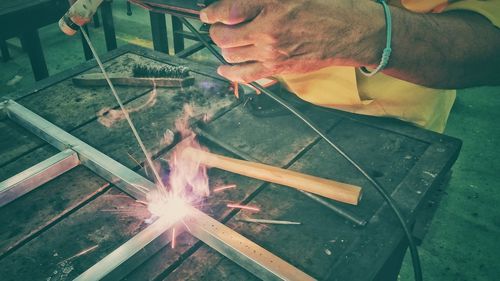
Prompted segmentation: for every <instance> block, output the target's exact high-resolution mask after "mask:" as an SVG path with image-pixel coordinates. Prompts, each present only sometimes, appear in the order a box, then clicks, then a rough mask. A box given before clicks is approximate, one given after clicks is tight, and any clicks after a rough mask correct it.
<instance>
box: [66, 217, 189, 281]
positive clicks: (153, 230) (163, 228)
mask: <svg viewBox="0 0 500 281" xmlns="http://www.w3.org/2000/svg"><path fill="white" fill-rule="evenodd" d="M176 224H177V222H173V221H172V220H171V219H169V218H168V217H160V218H158V219H157V220H156V221H155V222H154V223H152V224H151V225H150V226H148V227H147V228H145V229H144V230H142V231H141V232H139V233H138V234H136V235H135V236H134V237H132V238H131V239H130V240H128V241H127V242H125V243H124V244H122V245H121V246H120V247H118V248H117V249H116V250H114V251H113V252H111V253H110V254H109V255H107V256H106V257H104V258H103V259H102V260H100V261H99V262H98V263H96V264H94V265H93V266H92V267H90V268H89V269H87V270H86V271H85V272H83V273H82V274H80V275H79V276H78V277H76V278H75V279H73V280H74V281H87V280H121V279H123V278H124V277H125V276H126V274H127V273H129V272H130V271H131V270H130V268H135V266H134V264H135V265H137V264H141V263H142V262H144V261H145V260H146V259H147V258H149V255H152V254H154V253H156V252H157V250H159V249H161V248H163V247H164V246H165V245H167V244H168V243H170V241H172V238H173V237H172V232H171V231H169V230H170V229H172V227H176V233H177V234H176V236H177V235H179V234H180V233H182V232H184V226H182V229H180V228H181V226H177V225H176ZM151 244H155V245H153V251H152V252H151V251H146V252H143V251H144V249H145V248H146V247H147V246H148V245H151ZM148 254H149V255H148Z"/></svg>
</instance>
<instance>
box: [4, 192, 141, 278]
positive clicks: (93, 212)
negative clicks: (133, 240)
mask: <svg viewBox="0 0 500 281" xmlns="http://www.w3.org/2000/svg"><path fill="white" fill-rule="evenodd" d="M148 217H149V212H147V210H146V209H145V207H144V206H143V205H142V204H139V203H136V202H135V201H134V200H133V199H131V198H130V197H128V196H127V195H125V194H123V193H121V192H119V191H117V190H111V191H109V192H107V193H106V194H104V195H103V196H100V197H98V198H97V199H95V200H94V201H92V202H91V203H89V204H87V205H86V206H84V207H83V208H82V209H80V210H79V211H78V212H76V213H73V214H71V215H70V216H69V217H68V218H67V219H65V220H63V221H62V222H60V223H58V224H56V225H55V226H53V227H52V228H50V229H49V230H47V231H46V232H44V233H43V234H41V235H40V236H38V237H37V238H35V239H34V240H32V241H30V242H29V243H27V244H26V245H25V246H24V247H22V248H20V249H18V250H17V251H16V252H14V253H12V254H11V255H9V256H8V257H7V258H4V259H2V260H1V261H0V276H2V280H42V279H43V280H47V279H50V280H71V279H73V278H75V277H76V276H77V275H78V274H79V273H81V272H83V271H84V270H85V269H86V268H88V267H90V266H91V265H92V264H93V263H95V262H97V261H99V260H100V259H101V258H102V257H104V256H105V255H106V254H107V253H109V252H110V251H112V250H113V249H115V248H117V247H118V246H119V245H120V244H121V243H123V242H125V241H126V240H128V239H129V238H130V237H132V236H133V235H134V234H136V233H138V232H139V231H140V230H141V229H143V228H144V227H145V226H146V223H145V222H144V221H145V220H146V219H147V218H148ZM86 249H91V250H90V251H88V252H87V253H83V254H82V251H85V250H86ZM79 254H80V256H79Z"/></svg>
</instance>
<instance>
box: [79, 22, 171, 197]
mask: <svg viewBox="0 0 500 281" xmlns="http://www.w3.org/2000/svg"><path fill="white" fill-rule="evenodd" d="M80 30H81V31H82V34H83V37H84V38H85V41H87V44H88V45H89V47H90V50H91V51H92V55H94V58H95V60H96V62H97V64H98V65H99V68H100V69H101V72H102V74H103V75H104V78H105V79H106V81H107V82H108V85H109V87H110V88H111V92H112V93H113V96H114V97H115V99H116V102H118V105H120V109H121V110H122V112H123V115H124V116H125V119H127V122H128V124H129V126H130V129H131V130H132V133H133V134H134V137H135V139H136V140H137V142H138V143H139V146H140V147H141V150H142V152H143V153H144V156H145V157H146V162H147V163H148V165H149V167H150V168H151V170H152V171H153V175H154V177H155V180H156V184H157V185H159V187H158V189H159V191H160V192H166V190H165V186H164V185H163V181H162V179H161V177H160V174H158V171H157V170H156V169H155V166H154V164H153V160H152V157H151V155H150V153H149V152H148V151H147V149H146V147H145V146H144V143H143V142H142V139H141V137H140V136H139V133H138V132H137V129H136V128H135V126H134V123H133V122H132V119H131V118H130V115H129V114H128V111H127V109H126V108H125V106H124V105H123V102H122V100H121V99H120V96H118V93H117V92H116V89H115V87H114V86H113V83H112V82H111V80H110V79H109V76H108V73H107V72H106V70H105V69H104V65H103V64H102V62H101V59H100V58H99V55H98V54H97V52H96V50H95V48H94V45H92V42H91V41H90V38H89V36H88V35H87V32H85V29H84V28H83V27H80Z"/></svg>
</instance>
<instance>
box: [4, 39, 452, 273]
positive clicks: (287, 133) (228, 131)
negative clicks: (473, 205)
mask: <svg viewBox="0 0 500 281" xmlns="http://www.w3.org/2000/svg"><path fill="white" fill-rule="evenodd" d="M104 60H105V61H106V65H107V68H108V70H109V71H111V72H113V71H128V70H129V69H130V66H131V64H133V63H137V62H146V63H152V64H154V63H164V62H167V63H171V64H183V65H187V66H188V67H190V68H191V70H192V71H193V72H194V74H193V75H194V76H195V79H196V81H197V82H196V84H195V86H194V87H191V88H188V89H182V90H172V89H157V91H156V93H155V92H154V91H152V89H150V88H147V87H145V88H132V87H118V92H119V94H120V95H121V96H122V99H123V100H124V101H126V104H127V106H128V107H134V108H137V107H140V106H141V105H144V104H146V106H144V107H142V108H141V109H140V110H139V111H137V112H133V113H132V114H131V115H132V119H133V120H134V121H135V123H136V125H137V127H138V128H139V133H140V134H141V136H142V137H143V139H144V140H145V143H146V146H147V147H148V148H150V149H151V151H152V152H153V154H154V155H156V156H157V157H159V158H162V157H163V156H164V155H166V154H168V151H169V149H170V148H171V146H165V145H162V141H161V140H162V138H163V136H164V132H165V131H167V130H174V128H173V122H174V121H175V119H176V118H177V117H178V116H180V115H181V114H182V108H183V104H184V103H185V102H189V103H191V104H193V105H194V108H195V110H196V112H199V113H201V112H203V113H207V112H208V113H209V114H215V113H216V112H218V113H221V112H222V114H218V116H217V118H215V119H214V120H212V121H211V122H210V123H208V124H206V125H205V126H204V130H205V131H206V132H209V133H210V134H212V135H214V136H217V138H219V139H221V140H224V142H225V143H226V144H228V145H231V146H233V147H236V148H237V149H239V150H240V151H243V152H245V153H247V154H249V155H251V156H252V157H254V158H256V159H258V160H259V161H261V162H264V163H267V164H271V165H276V166H282V167H285V168H288V169H292V170H297V171H302V172H305V173H309V174H313V175H316V176H320V177H325V178H331V179H335V180H338V181H343V182H347V183H351V184H356V185H359V186H361V187H363V190H364V195H363V198H362V200H361V202H360V204H359V206H350V205H346V204H342V203H336V202H333V201H332V202H331V203H332V204H334V205H335V206H337V207H338V208H341V209H342V210H344V211H346V212H350V213H352V214H354V215H355V216H357V217H358V218H359V219H360V220H365V221H366V222H367V224H366V225H364V226H360V225H357V224H355V223H353V222H352V221H350V220H347V219H345V218H344V217H341V216H339V215H338V214H337V213H335V212H332V211H331V210H330V209H328V208H326V207H324V206H323V205H320V204H318V203H317V202H315V201H313V200H311V199H310V198H308V197H306V196H305V195H304V194H302V193H299V192H297V191H295V190H293V189H289V188H283V187H279V186H276V185H274V184H269V183H264V182H261V181H258V180H253V179H249V178H245V177H242V176H238V175H234V174H230V173H227V172H223V171H219V170H211V171H210V185H211V187H215V186H220V185H222V184H227V183H235V184H237V186H238V187H237V188H235V189H231V190H228V191H226V192H221V193H213V194H212V195H211V196H210V197H209V198H208V199H207V201H206V204H205V206H204V207H203V210H204V211H205V212H207V214H209V215H210V216H212V217H214V218H216V219H218V220H219V221H222V222H223V223H225V224H226V225H228V226H229V227H230V228H232V229H234V230H236V231H237V232H239V233H241V234H243V235H244V236H246V237H248V238H249V239H251V240H252V241H254V242H256V243H257V244H259V245H261V246H263V247H264V248H266V249H268V250H270V251H271V252H273V253H274V254H276V255H277V256H279V257H281V258H283V259H284V260H286V261H287V262H289V263H291V264H292V265H294V266H296V267H297V268H299V269H301V270H303V271H304V272H306V273H308V274H309V275H311V276H313V277H315V278H318V279H321V280H373V279H376V278H378V279H381V278H382V276H384V274H393V273H394V272H392V273H387V271H391V270H392V271H394V267H395V266H394V264H395V265H396V267H397V265H398V264H400V262H401V259H402V256H401V255H402V253H404V248H405V247H406V244H405V243H406V242H405V239H404V237H403V232H402V229H401V227H400V226H399V224H398V223H397V220H396V218H395V216H394V214H393V213H392V212H391V210H390V209H389V208H388V207H387V205H386V204H384V202H383V200H382V199H381V197H380V196H379V194H378V193H377V192H376V191H375V190H374V189H373V188H372V186H370V185H369V183H368V182H367V181H366V180H365V179H364V178H362V177H361V176H360V174H359V173H357V172H356V171H355V169H354V168H352V167H351V166H350V165H349V164H348V163H347V162H346V161H345V160H343V159H342V158H341V157H340V156H339V155H338V154H336V153H335V152H334V151H332V149H331V148H329V147H328V146H327V145H326V144H325V143H324V142H323V141H322V140H320V139H319V137H318V136H317V135H316V134H315V133H313V132H312V131H311V130H309V129H308V128H307V127H306V126H305V125H303V124H302V123H301V122H300V121H299V120H297V119H296V118H295V117H293V116H290V115H283V116H277V117H266V118H259V117H255V116H254V115H252V114H250V113H249V111H248V109H247V107H248V104H246V103H244V102H240V101H237V100H235V98H234V96H232V94H231V93H230V92H229V91H228V90H227V88H228V83H227V82H225V81H224V80H223V79H221V78H220V77H218V76H217V75H216V74H215V73H216V72H215V69H214V68H213V67H210V66H205V65H201V64H197V63H194V62H191V61H187V60H183V59H178V58H175V57H169V56H167V55H165V54H161V53H156V52H153V51H149V50H145V49H142V48H139V47H135V46H124V47H121V48H119V49H117V50H114V51H112V52H110V53H108V54H107V55H105V56H104ZM86 71H87V72H88V71H92V72H96V71H97V68H96V67H95V64H94V62H93V61H89V62H86V63H84V64H82V65H80V66H78V67H75V68H73V69H71V70H69V71H67V72H65V73H60V74H58V75H55V76H52V77H50V78H48V79H45V80H42V81H40V82H38V83H37V84H36V85H35V87H34V88H33V89H32V90H30V91H27V92H17V93H14V94H13V95H11V96H10V97H8V98H12V99H15V100H16V101H17V102H18V103H20V104H21V105H24V106H25V107H27V108H29V109H30V110H32V111H34V112H35V113H37V114H39V115H41V116H42V117H44V118H45V119H47V120H49V121H50V122H52V123H54V124H56V125H57V126H59V127H61V128H63V129H64V130H66V131H68V132H70V133H71V134H73V135H75V136H76V137H78V138H80V139H82V140H83V141H85V142H87V143H88V144H90V145H92V146H94V147H96V148H97V149H99V150H100V151H102V152H104V153H105V154H107V155H109V156H111V157H112V158H114V159H116V160H117V161H119V162H121V163H123V164H124V165H125V166H127V167H130V168H133V169H135V170H139V171H140V172H141V173H142V170H140V166H139V165H138V164H137V162H142V161H143V160H144V159H143V156H142V154H141V153H140V150H139V148H138V147H137V145H136V142H135V140H134V139H133V138H132V135H131V133H130V129H129V128H128V127H127V125H126V122H123V121H119V122H116V123H115V124H113V125H112V126H111V127H106V126H104V125H103V124H102V123H101V122H100V120H99V119H98V118H97V116H96V115H97V113H98V112H99V111H101V110H102V109H103V108H105V109H106V108H107V109H110V108H117V107H116V103H115V101H114V99H113V97H112V96H111V94H110V92H109V89H108V88H107V87H96V88H79V87H76V86H74V85H73V84H72V82H71V79H70V78H71V77H73V76H75V75H77V74H79V73H82V72H86ZM152 95H155V96H154V97H155V99H156V102H155V103H154V104H148V103H147V102H148V101H149V100H151V98H152ZM303 110H304V111H305V113H306V114H307V115H308V116H309V117H310V118H311V119H313V120H315V121H316V122H318V123H319V124H320V125H321V127H322V128H323V129H325V130H327V131H328V133H329V135H330V136H331V137H332V139H333V140H334V141H335V142H336V143H338V145H339V146H340V147H342V148H343V149H344V150H345V151H346V152H347V153H349V154H350V155H351V156H352V157H353V158H354V159H355V160H357V161H359V162H360V164H361V165H362V166H363V167H365V168H366V169H367V170H368V171H369V173H370V174H371V175H373V176H374V177H375V178H376V179H377V181H379V182H380V183H381V184H382V185H383V186H384V187H385V188H386V189H387V190H388V191H389V192H390V193H391V195H392V197H393V198H394V199H395V200H396V201H397V202H398V204H399V206H400V207H401V208H402V210H403V212H404V215H405V217H406V218H407V219H408V221H409V222H414V221H415V220H416V219H417V217H418V214H419V213H421V212H422V211H425V209H426V208H428V205H427V198H428V197H429V196H430V195H431V193H433V192H435V191H436V190H438V189H439V188H440V187H441V184H442V181H443V180H444V179H445V176H446V175H447V174H449V172H450V169H451V166H452V165H453V163H454V161H455V160H456V158H457V156H458V152H459V150H460V145H461V142H460V141H459V140H457V139H454V138H451V137H448V136H444V135H441V134H437V133H433V132H429V131H425V130H422V129H419V128H416V127H414V126H411V125H408V124H406V123H404V122H400V121H397V120H391V119H385V118H375V117H367V116H358V115H354V114H349V113H345V112H340V111H336V110H327V109H322V108H318V107H314V106H304V107H303ZM0 131H1V132H2V134H0V181H2V180H4V179H6V178H8V177H10V176H12V175H14V174H16V173H18V172H20V171H22V170H24V169H26V168H28V167H30V166H32V165H33V164H35V163H37V162H40V161H41V160H43V159H46V158H47V157H49V156H50V155H54V154H55V153H56V150H55V149H54V148H52V147H50V146H49V145H46V144H45V143H43V142H42V141H41V140H39V139H38V138H36V137H34V136H33V135H31V134H30V133H28V132H27V131H26V130H24V129H22V128H21V127H19V126H17V125H16V124H14V123H13V122H11V121H9V120H8V119H5V118H4V119H3V120H2V121H1V122H0ZM201 140H202V141H204V139H203V138H202V139H201ZM204 144H206V145H207V146H208V147H209V148H210V149H212V150H214V151H216V152H219V153H223V154H227V155H230V156H231V154H230V153H229V152H227V151H225V150H224V149H221V148H220V147H219V146H217V145H214V144H213V143H211V142H209V141H206V140H205V141H204ZM233 156H234V155H233ZM228 202H248V203H251V204H252V205H255V206H258V207H259V208H260V209H261V211H260V212H259V213H256V214H253V216H255V217H261V218H268V219H278V220H290V221H300V222H302V225H284V226H283V225H281V226H280V225H264V224H256V223H246V222H241V221H238V220H237V219H236V218H237V217H238V216H240V215H244V216H245V215H249V214H247V213H245V212H244V211H243V214H239V213H237V212H235V211H233V210H231V209H228V208H226V204H227V203H228ZM148 217H149V214H148V212H147V210H146V209H145V208H144V207H143V206H142V205H141V204H138V203H137V202H135V201H134V200H133V199H132V198H131V197H129V196H128V195H126V194H125V193H123V192H121V191H120V190H118V189H115V188H114V187H113V186H112V185H110V184H109V183H107V182H106V181H105V180H103V179H102V178H100V177H98V176H96V175H94V174H93V173H92V172H91V171H90V170H88V169H86V168H85V167H78V168H75V169H73V170H71V171H69V172H67V173H66V174H64V175H62V176H60V177H58V178H56V179H54V180H52V181H50V182H49V183H47V184H45V185H43V186H41V187H39V188H37V189H36V190H34V191H32V192H30V193H28V194H27V195H25V196H23V197H21V198H19V199H17V200H16V201H13V202H12V203H10V204H8V205H6V206H4V207H2V208H0V276H1V277H2V278H1V279H2V280H70V279H73V278H75V277H76V276H78V275H79V274H80V273H82V272H83V271H85V270H86V269H87V268H89V267H90V266H91V265H93V264H94V263H96V262H98V261H99V260H100V259H102V258H103V257H104V256H106V255H107V254H109V253H110V252H111V251H113V250H114V249H116V248H117V247H118V246H119V245H120V244H122V243H124V242H125V241H127V240H128V239H130V238H131V237H133V236H134V235H135V234H137V233H138V232H139V231H140V230H142V229H144V228H145V227H146V226H147V223H146V222H145V220H146V219H147V218H148ZM85 249H91V250H90V251H88V252H83V253H82V251H84V250H85ZM391 267H392V268H391ZM396 269H397V268H396ZM396 272H397V271H396ZM196 279H202V280H248V279H250V280H251V279H255V277H254V276H253V275H252V274H251V273H249V272H247V271H245V270H244V269H242V268H241V267H239V266H238V265H237V264H235V263H233V262H232V261H231V260H229V259H227V258H225V257H224V256H222V255H220V254H219V253H217V252H216V251H215V250H213V249H211V248H209V247H207V246H206V245H204V244H203V243H201V242H199V241H197V240H196V239H195V238H193V237H192V236H191V235H190V234H188V233H184V234H182V235H181V236H180V237H179V238H178V241H177V246H176V247H175V249H171V248H170V247H168V246H167V247H164V248H162V249H161V250H159V251H158V252H157V253H155V254H154V255H152V257H151V258H150V259H148V260H147V261H145V262H144V263H142V264H140V265H137V268H135V269H134V271H132V272H131V273H130V274H129V275H128V276H127V278H126V280H196Z"/></svg>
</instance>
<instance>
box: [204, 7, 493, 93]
mask: <svg viewBox="0 0 500 281" xmlns="http://www.w3.org/2000/svg"><path fill="white" fill-rule="evenodd" d="M391 11H392V15H393V41H392V49H393V53H392V55H391V59H390V61H389V65H388V66H387V68H386V70H385V71H384V73H386V74H388V75H391V76H394V77H397V78H399V79H402V80H406V81H409V82H413V83H416V84H420V85H424V86H428V87H433V88H463V87H470V86H478V85H500V75H499V74H498V71H496V70H495V68H496V67H497V66H499V65H500V29H498V28H496V27H494V26H493V25H492V24H491V23H490V22H489V21H488V20H487V19H485V18H484V17H482V16H480V15H477V14H474V13H471V12H450V13H445V14H429V15H426V14H415V13H412V12H409V11H406V10H403V9H400V8H395V7H391ZM201 18H202V20H203V21H204V22H207V23H211V24H214V25H213V26H212V28H211V32H210V33H211V36H212V39H213V40H214V42H215V43H216V44H217V45H219V46H220V47H221V50H222V53H223V55H224V57H225V58H226V59H227V60H228V61H229V62H231V63H234V64H235V66H221V67H220V68H219V73H220V74H221V75H223V76H226V77H227V78H228V79H230V80H233V81H240V82H249V81H254V80H256V79H259V78H262V77H266V76H271V75H276V74H282V73H303V72H308V71H312V70H316V69H320V68H322V67H326V66H331V65H337V66H353V67H359V66H371V67H376V65H377V64H378V63H379V60H380V56H381V54H382V49H383V47H384V45H385V20H384V16H383V10H382V6H381V5H380V4H378V3H375V2H373V1H362V0H354V1H335V0H332V1H321V0H296V1H279V0H254V1H245V0H220V1H219V2H217V3H216V4H214V5H212V6H210V7H209V8H208V9H206V10H205V11H204V12H203V13H202V17H201Z"/></svg>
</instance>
